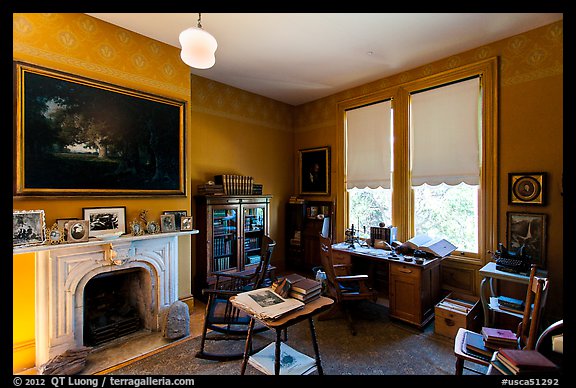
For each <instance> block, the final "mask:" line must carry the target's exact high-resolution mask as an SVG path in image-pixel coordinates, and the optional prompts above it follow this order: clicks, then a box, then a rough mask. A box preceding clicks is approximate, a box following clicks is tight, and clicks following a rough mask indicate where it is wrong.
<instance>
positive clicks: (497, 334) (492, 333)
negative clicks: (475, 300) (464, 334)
mask: <svg viewBox="0 0 576 388" xmlns="http://www.w3.org/2000/svg"><path fill="white" fill-rule="evenodd" d="M481 332H482V336H483V337H484V340H485V341H493V342H503V343H513V344H517V343H518V337H516V334H514V332H513V331H512V330H508V329H497V328H494V327H486V326H484V327H483V328H482V331H481Z"/></svg>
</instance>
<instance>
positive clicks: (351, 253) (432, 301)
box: [332, 242, 442, 329]
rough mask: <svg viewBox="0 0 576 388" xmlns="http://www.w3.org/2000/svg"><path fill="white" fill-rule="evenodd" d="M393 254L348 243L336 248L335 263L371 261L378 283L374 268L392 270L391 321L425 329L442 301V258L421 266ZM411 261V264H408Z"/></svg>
mask: <svg viewBox="0 0 576 388" xmlns="http://www.w3.org/2000/svg"><path fill="white" fill-rule="evenodd" d="M391 254H392V252H391V251H386V250H383V249H377V248H372V247H359V246H358V244H355V248H349V247H348V244H347V243H344V242H342V243H337V244H334V245H332V255H333V260H334V262H335V263H339V264H352V263H353V261H358V260H364V261H367V262H368V264H369V266H370V268H371V270H370V271H371V274H370V275H371V276H370V278H371V280H372V282H373V281H374V276H373V274H374V268H375V267H376V266H378V265H381V266H386V267H388V274H389V275H388V290H385V291H388V298H389V301H390V307H389V310H390V317H392V318H396V319H399V320H402V321H404V322H407V323H410V324H412V325H415V326H417V327H418V328H420V329H421V328H423V327H424V326H426V325H427V324H428V322H430V320H432V318H434V306H435V305H436V303H438V302H439V301H440V263H441V261H442V258H433V259H425V260H424V262H423V263H422V264H418V263H416V262H415V261H414V258H413V257H411V256H406V257H404V256H402V255H398V258H396V259H395V258H393V257H392V256H391ZM408 260H411V261H408Z"/></svg>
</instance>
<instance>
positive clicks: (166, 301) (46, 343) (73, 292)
mask: <svg viewBox="0 0 576 388" xmlns="http://www.w3.org/2000/svg"><path fill="white" fill-rule="evenodd" d="M197 233H198V230H191V231H181V232H169V233H157V234H145V235H141V236H132V235H126V236H122V237H119V238H117V239H114V240H106V241H104V240H96V239H90V241H87V242H81V243H70V244H55V245H38V246H29V247H16V248H14V249H13V252H14V254H20V253H35V256H36V303H35V305H36V309H35V311H36V366H37V367H38V366H40V365H42V364H43V363H45V362H47V361H48V360H49V359H51V358H53V357H55V356H57V355H59V354H61V353H63V352H65V351H66V350H67V349H69V348H72V347H79V346H82V345H83V324H84V310H83V308H84V287H85V286H86V284H87V283H88V281H90V279H92V278H93V277H94V276H96V275H98V274H102V273H109V272H113V271H122V270H126V269H139V270H142V271H144V273H148V274H149V282H150V290H151V291H150V295H149V301H147V302H146V303H147V308H148V310H149V314H150V316H149V317H148V321H150V322H151V324H150V327H149V329H151V330H153V331H159V330H161V327H160V326H161V317H162V314H163V313H164V312H165V311H167V309H168V308H169V307H170V305H171V304H172V303H174V302H176V301H177V300H178V295H177V294H178V291H177V290H178V237H179V236H185V235H192V234H197Z"/></svg>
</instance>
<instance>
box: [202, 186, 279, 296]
mask: <svg viewBox="0 0 576 388" xmlns="http://www.w3.org/2000/svg"><path fill="white" fill-rule="evenodd" d="M271 198H272V196H271V195H237V196H228V195H217V196H216V195H214V196H210V195H207V196H204V195H197V196H195V197H194V200H195V203H196V225H197V228H198V229H199V233H198V239H197V243H196V263H195V264H194V269H195V273H194V274H193V279H194V284H193V287H192V288H193V290H194V297H197V298H200V299H203V298H202V289H204V288H210V287H211V286H212V285H213V284H214V282H215V276H214V275H213V272H214V271H226V272H235V273H248V272H250V271H253V270H254V269H255V267H256V265H257V264H258V262H259V261H260V247H261V245H262V236H264V235H265V234H269V229H270V199H271Z"/></svg>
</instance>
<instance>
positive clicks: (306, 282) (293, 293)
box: [286, 274, 322, 303]
mask: <svg viewBox="0 0 576 388" xmlns="http://www.w3.org/2000/svg"><path fill="white" fill-rule="evenodd" d="M286 279H287V280H288V282H289V283H290V291H289V292H288V296H290V297H291V298H294V299H298V300H299V301H302V302H304V303H310V302H311V301H313V300H315V299H318V298H319V297H320V295H321V294H322V283H320V282H319V281H316V280H314V279H309V278H306V277H304V276H302V275H298V274H290V275H287V276H286Z"/></svg>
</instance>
